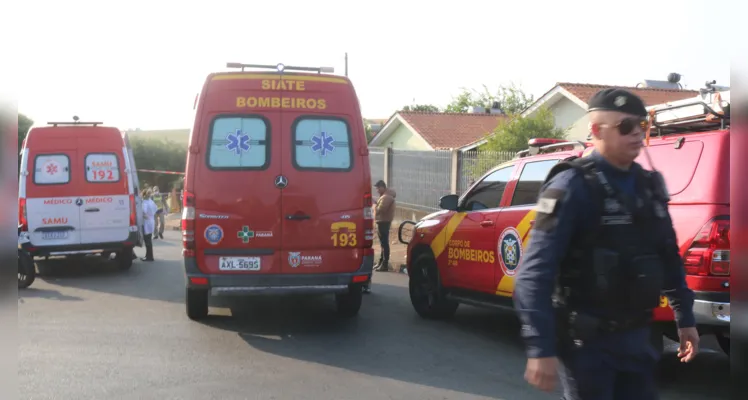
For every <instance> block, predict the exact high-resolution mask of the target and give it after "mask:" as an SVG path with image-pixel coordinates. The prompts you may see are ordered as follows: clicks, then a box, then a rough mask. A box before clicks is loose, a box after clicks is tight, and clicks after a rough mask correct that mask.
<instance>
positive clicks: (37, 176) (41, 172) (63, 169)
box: [34, 154, 70, 185]
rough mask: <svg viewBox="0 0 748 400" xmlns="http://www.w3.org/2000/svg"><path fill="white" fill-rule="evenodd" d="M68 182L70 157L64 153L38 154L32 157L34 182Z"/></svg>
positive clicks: (51, 183) (44, 183) (43, 183)
mask: <svg viewBox="0 0 748 400" xmlns="http://www.w3.org/2000/svg"><path fill="white" fill-rule="evenodd" d="M68 182H70V157H68V156H67V155H66V154H40V155H37V156H36V157H35V158H34V183H35V184H37V185H61V184H65V183H68Z"/></svg>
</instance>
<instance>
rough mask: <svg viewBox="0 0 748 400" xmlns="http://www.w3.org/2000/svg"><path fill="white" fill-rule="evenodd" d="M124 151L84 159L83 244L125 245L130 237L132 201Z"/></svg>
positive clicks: (90, 154)
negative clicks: (128, 186) (112, 243)
mask: <svg viewBox="0 0 748 400" xmlns="http://www.w3.org/2000/svg"><path fill="white" fill-rule="evenodd" d="M120 153H122V149H117V150H114V149H112V151H89V152H86V153H85V154H84V155H82V160H81V161H82V162H83V168H84V171H85V176H84V177H83V184H82V185H81V187H83V193H81V195H82V196H81V197H80V201H79V203H80V207H79V210H80V220H81V244H92V243H111V242H123V241H125V240H127V238H128V237H129V234H130V233H129V232H130V230H129V227H130V198H129V195H128V190H127V179H126V177H125V170H124V165H125V163H124V160H123V159H122V156H121V155H120Z"/></svg>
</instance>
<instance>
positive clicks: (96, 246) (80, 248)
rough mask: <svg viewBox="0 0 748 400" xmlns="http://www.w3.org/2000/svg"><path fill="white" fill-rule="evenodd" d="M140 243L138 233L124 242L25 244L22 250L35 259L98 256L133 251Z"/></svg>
mask: <svg viewBox="0 0 748 400" xmlns="http://www.w3.org/2000/svg"><path fill="white" fill-rule="evenodd" d="M137 242H138V234H137V232H130V235H129V236H128V238H127V240H125V241H123V242H106V243H86V244H72V245H65V246H37V245H33V244H31V243H24V244H22V245H21V249H23V250H25V251H26V252H27V253H29V254H30V255H31V256H33V257H45V256H52V257H54V256H69V255H75V254H96V253H104V252H117V251H122V250H125V249H132V248H133V247H135V243H137Z"/></svg>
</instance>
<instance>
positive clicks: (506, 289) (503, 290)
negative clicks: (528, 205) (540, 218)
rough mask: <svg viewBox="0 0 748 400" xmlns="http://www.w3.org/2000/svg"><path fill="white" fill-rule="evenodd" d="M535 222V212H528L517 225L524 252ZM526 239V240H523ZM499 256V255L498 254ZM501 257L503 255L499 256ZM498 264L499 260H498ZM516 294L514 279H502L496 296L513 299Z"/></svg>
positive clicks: (507, 277)
mask: <svg viewBox="0 0 748 400" xmlns="http://www.w3.org/2000/svg"><path fill="white" fill-rule="evenodd" d="M533 220H535V210H531V211H528V212H527V214H525V216H524V217H523V218H522V220H521V221H519V224H517V228H516V229H517V232H518V233H519V239H520V240H522V250H524V249H525V248H526V247H527V243H528V242H529V241H530V232H531V230H530V229H531V228H532V225H530V222H531V221H533ZM525 234H527V235H525ZM523 238H524V239H523ZM497 255H498V254H497ZM498 256H499V257H501V255H498ZM497 262H498V260H497ZM513 293H514V277H513V276H508V275H504V276H502V277H501V280H500V281H499V284H498V286H496V295H498V296H504V297H512V294H513Z"/></svg>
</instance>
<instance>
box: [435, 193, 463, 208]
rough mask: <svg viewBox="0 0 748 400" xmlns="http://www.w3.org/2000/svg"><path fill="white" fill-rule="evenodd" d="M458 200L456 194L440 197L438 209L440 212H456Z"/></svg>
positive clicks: (458, 197)
mask: <svg viewBox="0 0 748 400" xmlns="http://www.w3.org/2000/svg"><path fill="white" fill-rule="evenodd" d="M459 199H460V196H458V195H456V194H448V195H445V196H442V197H441V198H440V199H439V208H441V209H442V210H449V211H457V202H458V200H459Z"/></svg>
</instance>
